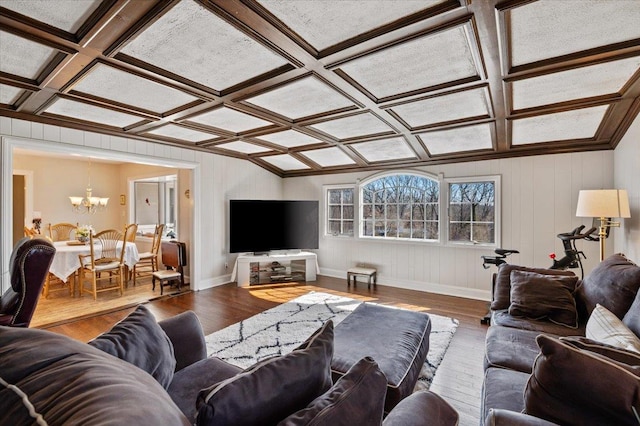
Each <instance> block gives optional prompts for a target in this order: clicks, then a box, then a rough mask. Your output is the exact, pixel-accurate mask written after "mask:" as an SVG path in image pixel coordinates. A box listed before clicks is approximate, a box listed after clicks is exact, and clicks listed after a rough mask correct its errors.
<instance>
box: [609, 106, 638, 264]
mask: <svg viewBox="0 0 640 426" xmlns="http://www.w3.org/2000/svg"><path fill="white" fill-rule="evenodd" d="M613 164H614V170H615V172H614V187H615V188H618V189H626V190H627V191H628V192H629V204H630V206H629V207H631V218H629V219H619V220H620V222H621V226H620V228H621V229H616V228H613V229H612V230H611V234H614V235H615V252H616V253H624V254H625V255H626V256H627V257H628V258H629V259H631V260H633V261H634V262H636V263H640V115H638V117H636V119H635V121H634V122H633V124H632V125H631V127H630V128H629V130H628V131H627V133H626V134H625V135H624V137H623V138H622V140H621V141H620V143H619V144H618V146H617V147H616V150H615V152H614V157H613Z"/></svg>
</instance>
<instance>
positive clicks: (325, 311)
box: [206, 292, 458, 390]
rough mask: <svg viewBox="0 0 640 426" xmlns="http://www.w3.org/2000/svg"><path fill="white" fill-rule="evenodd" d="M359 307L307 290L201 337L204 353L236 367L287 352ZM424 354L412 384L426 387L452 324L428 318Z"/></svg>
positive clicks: (450, 334) (454, 325) (455, 324)
mask: <svg viewBox="0 0 640 426" xmlns="http://www.w3.org/2000/svg"><path fill="white" fill-rule="evenodd" d="M360 303H362V302H361V301H359V300H355V299H350V298H348V297H342V296H336V295H334V294H328V293H319V292H311V293H308V294H305V295H303V296H300V297H298V298H296V299H293V300H291V301H290V302H287V303H283V304H282V305H279V306H276V307H275V308H272V309H268V310H266V311H264V312H261V313H259V314H257V315H254V316H252V317H250V318H247V319H246V320H244V321H240V322H239V323H236V324H233V325H230V326H229V327H227V328H224V329H222V330H220V331H217V332H215V333H212V334H210V335H208V336H207V337H206V342H207V354H208V355H209V356H217V357H219V358H222V359H224V360H225V361H227V362H229V363H231V364H235V365H237V366H239V367H241V368H247V367H249V366H251V365H253V364H255V363H256V362H258V361H260V360H262V359H265V358H268V357H270V356H274V355H283V354H286V353H289V352H291V351H292V350H293V349H295V348H296V347H297V346H298V345H299V344H300V343H302V342H304V341H305V340H306V339H307V337H309V336H310V335H311V333H313V332H314V331H315V330H317V329H318V328H319V327H320V326H321V325H322V324H323V323H325V322H326V321H328V320H330V319H331V320H333V324H334V326H335V325H338V323H340V321H342V320H343V319H344V318H345V317H346V316H347V315H349V314H350V313H351V312H352V311H353V310H354V309H355V308H356V307H357V306H358V305H359V304H360ZM429 317H430V319H431V334H430V336H429V353H428V355H427V360H426V362H425V364H424V366H423V368H422V371H421V372H420V377H419V379H418V383H417V385H416V390H418V389H428V388H429V386H430V385H431V382H432V380H433V377H434V374H435V372H436V369H437V368H438V366H439V365H440V362H442V358H443V357H444V354H445V352H446V351H447V348H448V347H449V343H450V342H451V339H452V338H453V334H454V333H455V331H456V328H457V327H458V320H456V319H453V318H448V317H443V316H439V315H434V314H429Z"/></svg>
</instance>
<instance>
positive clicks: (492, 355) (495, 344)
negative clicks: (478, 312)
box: [484, 325, 540, 373]
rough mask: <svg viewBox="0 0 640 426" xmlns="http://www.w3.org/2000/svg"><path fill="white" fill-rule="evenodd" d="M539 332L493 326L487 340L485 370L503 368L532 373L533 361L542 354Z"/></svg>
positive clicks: (488, 331) (488, 332)
mask: <svg viewBox="0 0 640 426" xmlns="http://www.w3.org/2000/svg"><path fill="white" fill-rule="evenodd" d="M538 334H540V332H538V331H530V330H519V329H517V328H511V327H501V326H499V325H492V326H491V327H489V330H487V337H486V339H485V352H484V356H485V359H484V368H485V370H486V369H487V368H489V367H501V368H508V369H510V370H516V371H521V372H523V373H531V368H532V367H533V361H534V360H535V359H536V357H537V356H538V354H539V353H540V348H539V347H538V344H537V343H536V337H537V336H538Z"/></svg>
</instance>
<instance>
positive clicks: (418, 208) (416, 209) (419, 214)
mask: <svg viewBox="0 0 640 426" xmlns="http://www.w3.org/2000/svg"><path fill="white" fill-rule="evenodd" d="M424 208H425V206H424V205H423V204H418V205H414V206H413V220H422V219H424Z"/></svg>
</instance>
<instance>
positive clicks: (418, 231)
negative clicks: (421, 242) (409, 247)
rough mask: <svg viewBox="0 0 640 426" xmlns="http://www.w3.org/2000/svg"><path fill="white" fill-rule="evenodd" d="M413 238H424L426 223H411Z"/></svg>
mask: <svg viewBox="0 0 640 426" xmlns="http://www.w3.org/2000/svg"><path fill="white" fill-rule="evenodd" d="M411 237H412V238H424V222H412V223H411Z"/></svg>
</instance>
